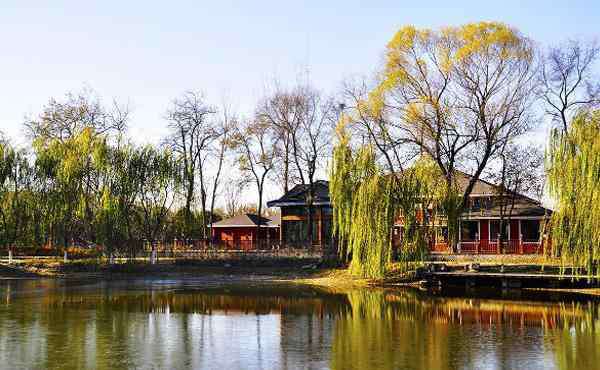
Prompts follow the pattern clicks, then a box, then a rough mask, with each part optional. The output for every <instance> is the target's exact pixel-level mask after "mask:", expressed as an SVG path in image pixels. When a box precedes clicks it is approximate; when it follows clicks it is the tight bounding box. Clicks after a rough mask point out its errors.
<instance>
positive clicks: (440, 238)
mask: <svg viewBox="0 0 600 370" xmlns="http://www.w3.org/2000/svg"><path fill="white" fill-rule="evenodd" d="M435 242H436V243H448V227H447V226H441V227H436V228H435Z"/></svg>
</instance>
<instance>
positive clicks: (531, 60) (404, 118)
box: [346, 22, 537, 242]
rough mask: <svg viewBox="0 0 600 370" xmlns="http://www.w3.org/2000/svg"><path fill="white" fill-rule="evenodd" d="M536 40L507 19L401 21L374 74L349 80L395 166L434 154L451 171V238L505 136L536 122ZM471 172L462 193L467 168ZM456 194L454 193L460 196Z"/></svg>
mask: <svg viewBox="0 0 600 370" xmlns="http://www.w3.org/2000/svg"><path fill="white" fill-rule="evenodd" d="M535 54H536V53H535V50H534V47H533V45H532V42H531V41H530V40H529V39H527V38H526V37H524V36H523V35H521V34H520V33H519V32H518V31H517V30H516V29H514V28H511V27H509V26H507V25H504V24H502V23H495V22H481V23H472V24H466V25H462V26H458V27H445V28H442V29H441V30H429V29H417V28H415V27H412V26H407V27H403V28H401V29H400V30H399V31H398V32H397V33H396V34H395V36H394V37H393V38H392V40H391V41H390V42H389V43H388V45H387V49H386V54H385V60H384V64H383V66H382V68H380V70H379V73H378V74H377V76H376V78H375V81H374V83H373V84H372V83H364V84H362V85H361V86H358V87H357V86H353V87H351V88H349V89H347V93H348V100H349V101H348V102H347V104H346V106H347V107H348V108H349V109H348V111H349V114H351V116H352V121H353V123H354V124H355V125H354V127H355V128H356V134H358V135H357V136H358V137H362V138H364V141H366V142H369V143H370V144H371V145H373V148H374V149H375V150H376V151H377V152H378V154H377V155H378V157H380V158H381V163H382V165H383V166H384V167H385V170H386V171H388V172H390V173H397V172H402V171H403V170H404V168H405V167H406V166H410V164H411V163H412V161H414V158H416V157H418V156H420V155H422V154H427V155H428V156H429V157H430V158H431V159H432V160H433V161H434V162H435V164H436V165H437V167H438V168H439V171H440V173H441V176H442V178H443V179H445V182H446V187H447V194H449V196H448V197H447V198H446V205H447V208H448V216H449V231H450V232H452V234H451V238H450V239H451V240H452V241H453V242H455V241H456V240H457V233H456V225H457V217H458V215H459V214H460V212H461V210H463V209H464V208H465V207H466V206H467V204H468V199H469V196H470V194H471V192H472V190H473V187H474V186H475V184H476V182H477V180H478V179H479V178H480V176H481V174H482V173H483V171H484V170H485V169H486V167H487V166H488V165H489V162H490V161H491V160H492V159H493V158H494V156H495V155H497V153H498V151H499V150H500V148H502V147H503V145H504V143H506V142H507V141H510V140H511V139H513V138H515V137H517V136H519V135H521V134H523V133H524V132H526V131H527V130H528V129H529V128H530V127H531V122H533V120H531V119H530V118H531V115H530V107H531V103H532V101H533V98H534V97H535V96H534V91H535V90H534V89H533V84H534V82H535V76H536V74H535V72H536V65H537V61H536V58H535ZM457 169H458V170H462V171H466V172H470V173H471V174H472V176H471V177H468V178H467V180H468V181H467V182H466V184H465V186H464V188H462V189H461V191H460V194H454V195H451V194H453V193H455V192H456V184H457V182H458V180H459V179H457V171H456V170H457ZM450 195H451V196H450Z"/></svg>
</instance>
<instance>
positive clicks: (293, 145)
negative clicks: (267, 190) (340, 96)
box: [257, 85, 337, 242]
mask: <svg viewBox="0 0 600 370" xmlns="http://www.w3.org/2000/svg"><path fill="white" fill-rule="evenodd" d="M335 108H336V106H335V104H334V101H333V99H332V98H331V97H326V96H324V95H323V94H322V93H321V92H319V91H317V90H316V89H314V88H313V87H311V86H309V85H298V86H296V87H295V88H293V89H290V90H288V91H285V90H278V91H277V92H276V93H275V94H274V95H273V96H272V97H270V98H268V99H266V100H265V101H264V102H263V103H262V104H261V105H260V107H259V109H258V112H257V117H258V119H261V120H262V121H264V122H265V123H267V124H269V125H270V126H272V127H273V130H274V132H275V134H276V135H277V137H278V143H279V145H278V147H277V156H278V158H279V161H278V165H277V168H276V171H277V173H278V174H279V175H280V177H281V178H282V180H283V184H284V185H283V190H284V191H285V192H287V191H288V190H289V184H290V182H291V180H295V181H297V182H299V183H301V184H303V185H307V188H308V194H307V199H306V203H307V208H306V210H307V216H308V217H307V218H308V225H307V226H308V227H307V232H308V235H307V240H309V241H310V242H312V239H313V238H312V237H313V213H314V212H313V201H314V198H315V189H314V184H315V181H316V178H315V177H316V175H317V173H318V171H319V170H323V169H324V168H325V166H326V164H327V157H328V156H329V155H330V153H331V147H332V140H331V138H332V134H333V128H334V126H335V121H336V119H337V112H336V109H335Z"/></svg>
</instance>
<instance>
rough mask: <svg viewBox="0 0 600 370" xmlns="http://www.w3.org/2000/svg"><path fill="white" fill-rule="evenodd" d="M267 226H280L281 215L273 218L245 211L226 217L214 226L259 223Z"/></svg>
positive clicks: (254, 225) (239, 225)
mask: <svg viewBox="0 0 600 370" xmlns="http://www.w3.org/2000/svg"><path fill="white" fill-rule="evenodd" d="M259 220H260V225H261V226H267V227H278V226H279V222H280V221H279V220H280V217H279V216H276V217H273V218H267V217H261V218H259V217H258V216H257V215H255V214H252V213H244V214H241V215H237V216H233V217H230V218H226V219H224V220H221V221H219V222H215V223H213V225H212V226H213V227H256V226H258V224H259Z"/></svg>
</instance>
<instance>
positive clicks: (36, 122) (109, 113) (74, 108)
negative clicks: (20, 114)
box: [25, 89, 129, 141]
mask: <svg viewBox="0 0 600 370" xmlns="http://www.w3.org/2000/svg"><path fill="white" fill-rule="evenodd" d="M128 118H129V109H128V107H127V106H123V105H120V104H118V103H117V102H116V101H114V100H113V102H112V105H111V106H110V107H106V106H105V105H104V104H103V103H102V100H101V99H100V98H99V97H98V96H96V95H95V93H94V92H93V90H90V89H84V90H83V91H81V92H79V93H77V94H75V93H68V94H67V95H66V96H65V99H64V100H62V101H60V100H56V99H50V101H49V102H48V104H47V105H46V107H45V108H44V111H43V112H42V114H41V115H40V116H39V117H37V118H30V119H27V120H26V122H25V129H26V132H27V135H28V136H29V137H30V138H44V139H48V140H51V139H58V140H61V141H64V140H66V139H68V138H71V137H73V136H74V135H76V134H78V133H80V132H81V131H82V130H83V129H85V128H92V129H93V131H94V133H95V134H97V135H102V134H107V133H111V132H117V133H123V132H124V131H125V130H126V128H127V122H128Z"/></svg>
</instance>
